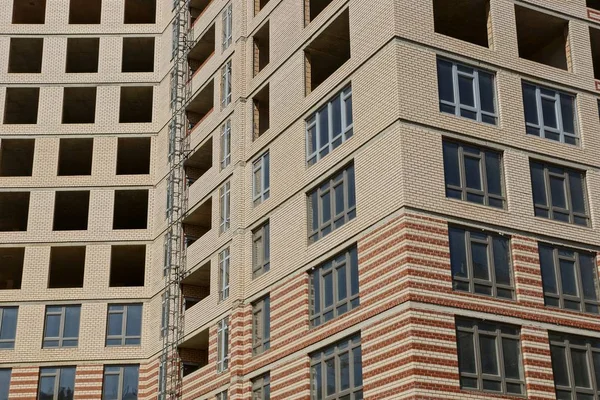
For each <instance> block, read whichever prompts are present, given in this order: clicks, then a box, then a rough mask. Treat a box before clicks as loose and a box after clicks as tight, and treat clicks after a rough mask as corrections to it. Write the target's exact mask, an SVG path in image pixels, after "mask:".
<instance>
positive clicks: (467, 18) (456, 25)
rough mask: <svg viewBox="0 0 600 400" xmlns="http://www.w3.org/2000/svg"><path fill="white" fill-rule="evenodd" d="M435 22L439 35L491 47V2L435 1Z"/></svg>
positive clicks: (478, 0) (471, 0) (482, 0)
mask: <svg viewBox="0 0 600 400" xmlns="http://www.w3.org/2000/svg"><path fill="white" fill-rule="evenodd" d="M433 20H434V21H433V23H434V30H435V32H437V33H440V34H442V35H446V36H450V37H453V38H455V39H459V40H464V41H465V42H469V43H473V44H476V45H479V46H483V47H489V44H490V42H491V40H490V39H491V38H490V37H489V34H490V33H491V29H489V28H490V26H491V16H490V1H489V0H454V1H448V0H433Z"/></svg>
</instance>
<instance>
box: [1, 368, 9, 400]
mask: <svg viewBox="0 0 600 400" xmlns="http://www.w3.org/2000/svg"><path fill="white" fill-rule="evenodd" d="M10 372H11V369H10V368H2V369H0V400H8V391H9V389H10Z"/></svg>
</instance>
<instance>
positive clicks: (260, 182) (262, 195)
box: [252, 151, 271, 206]
mask: <svg viewBox="0 0 600 400" xmlns="http://www.w3.org/2000/svg"><path fill="white" fill-rule="evenodd" d="M270 170H271V166H270V163H269V152H268V151H267V152H266V153H264V154H263V155H261V156H260V157H259V158H258V160H256V161H254V163H253V164H252V176H253V177H254V178H253V179H252V199H253V200H254V205H255V206H256V205H259V204H260V203H262V202H263V201H265V200H267V199H268V198H269V196H270V186H271V183H270V174H271V172H270Z"/></svg>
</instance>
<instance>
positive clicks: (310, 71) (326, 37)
mask: <svg viewBox="0 0 600 400" xmlns="http://www.w3.org/2000/svg"><path fill="white" fill-rule="evenodd" d="M304 56H305V59H306V63H305V65H306V70H305V72H306V94H309V93H310V92H311V91H313V90H315V89H316V88H317V86H319V85H320V84H321V83H323V81H325V79H327V78H329V77H330V76H331V75H332V74H333V73H334V72H335V71H337V70H338V68H340V67H341V66H342V65H343V64H344V63H345V62H346V61H348V60H349V59H350V20H349V14H348V10H347V9H346V10H345V11H344V12H342V13H341V14H340V15H339V16H338V17H337V18H336V19H335V20H334V21H333V22H332V23H331V24H329V26H327V27H326V28H325V30H324V31H322V32H321V33H320V34H319V35H318V36H317V37H316V38H315V39H313V41H312V42H311V43H310V44H309V45H308V47H306V49H304Z"/></svg>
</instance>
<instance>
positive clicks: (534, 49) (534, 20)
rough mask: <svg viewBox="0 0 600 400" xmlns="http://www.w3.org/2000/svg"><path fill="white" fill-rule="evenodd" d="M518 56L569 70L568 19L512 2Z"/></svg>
mask: <svg viewBox="0 0 600 400" xmlns="http://www.w3.org/2000/svg"><path fill="white" fill-rule="evenodd" d="M515 17H516V20H517V42H518V45H519V57H521V58H525V59H527V60H531V61H535V62H538V63H542V64H546V65H549V66H551V67H555V68H560V69H564V70H569V69H570V65H569V64H570V54H569V52H568V37H569V21H567V20H564V19H562V18H558V17H555V16H553V15H549V14H544V13H541V12H539V11H535V10H532V9H530V8H526V7H521V6H517V5H515Z"/></svg>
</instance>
